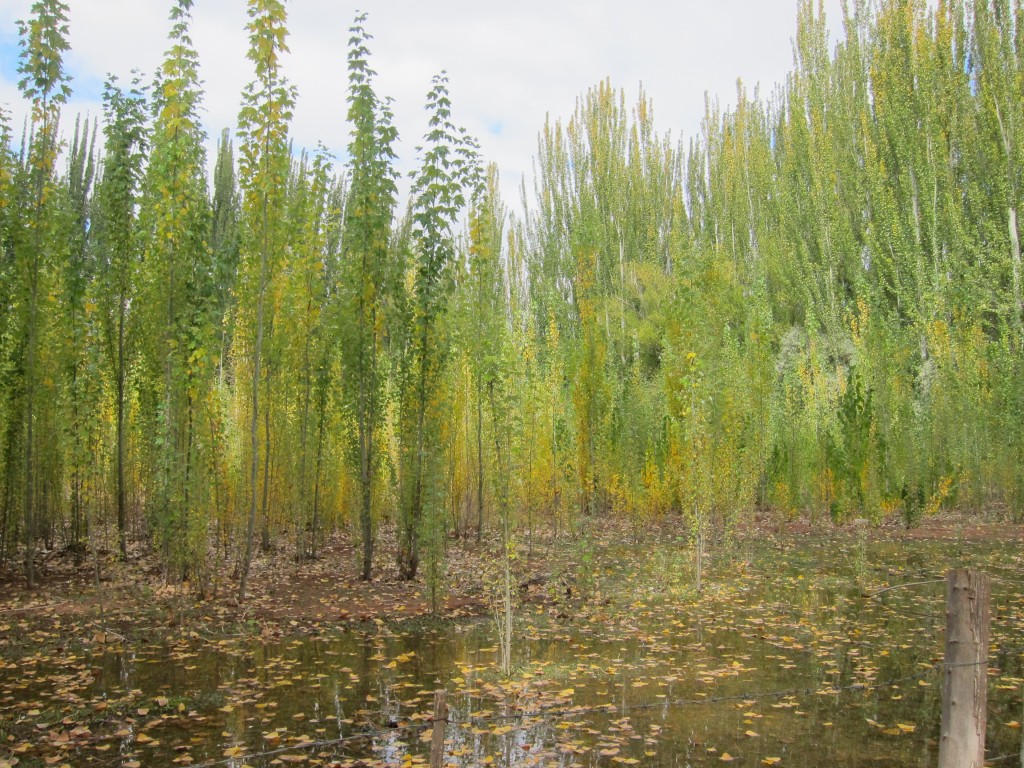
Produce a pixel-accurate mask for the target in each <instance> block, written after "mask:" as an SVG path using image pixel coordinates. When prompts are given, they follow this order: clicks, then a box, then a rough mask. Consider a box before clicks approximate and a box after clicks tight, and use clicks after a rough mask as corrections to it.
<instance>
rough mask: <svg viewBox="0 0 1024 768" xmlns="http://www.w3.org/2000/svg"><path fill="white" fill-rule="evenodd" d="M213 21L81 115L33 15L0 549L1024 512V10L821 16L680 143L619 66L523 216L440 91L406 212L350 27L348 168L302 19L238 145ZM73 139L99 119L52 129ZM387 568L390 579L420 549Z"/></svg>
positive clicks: (281, 544)
mask: <svg viewBox="0 0 1024 768" xmlns="http://www.w3.org/2000/svg"><path fill="white" fill-rule="evenodd" d="M191 5H192V2H191V0H175V2H173V4H172V7H171V11H170V22H169V31H168V49H167V52H166V55H165V59H164V62H163V64H162V65H161V67H160V69H159V71H158V72H157V73H155V75H153V76H143V75H139V76H137V77H136V78H135V79H134V80H133V81H132V82H130V83H121V82H118V81H117V80H115V79H113V78H111V79H110V81H109V82H108V83H107V85H106V89H105V92H104V115H103V120H102V123H101V125H97V124H96V123H90V122H89V121H88V120H83V119H76V120H73V121H68V120H67V117H66V116H65V115H62V107H63V106H64V105H65V103H66V101H67V97H68V95H69V93H70V87H71V83H70V80H69V79H68V77H67V76H66V74H65V70H64V64H63V60H64V57H65V55H66V54H67V52H68V43H67V40H68V21H67V13H68V8H67V6H66V5H65V4H64V3H63V2H61V0H38V2H36V3H35V4H34V5H33V7H32V11H31V17H30V18H29V19H27V20H26V21H25V22H23V23H22V24H21V25H20V34H21V58H20V64H19V72H20V76H21V78H22V80H21V83H20V88H21V91H22V94H23V97H24V99H25V103H26V105H28V106H29V107H30V108H31V112H30V115H31V117H30V119H29V122H28V125H27V131H25V132H23V133H22V134H21V135H20V136H18V135H16V134H15V132H14V130H13V129H12V126H11V125H10V118H9V116H8V115H6V114H4V115H3V121H2V123H0V306H2V310H0V564H13V563H16V562H17V563H20V564H23V567H24V569H25V575H26V578H27V580H28V583H29V584H30V585H31V584H32V583H33V581H34V579H35V562H36V559H37V555H38V553H39V552H41V551H42V550H53V549H64V550H68V551H69V552H72V553H75V554H76V555H77V556H80V557H83V558H84V557H88V556H90V554H92V555H95V554H96V553H97V552H102V551H108V550H109V551H110V552H111V553H113V554H115V555H120V556H122V557H124V556H128V555H130V554H131V553H132V552H133V551H134V550H135V548H137V547H142V548H144V549H146V550H149V551H152V552H154V553H156V554H157V556H158V557H159V560H160V562H161V563H162V564H163V566H164V569H165V573H166V575H167V577H168V579H171V580H187V581H188V582H189V583H190V584H191V585H192V586H193V587H194V588H195V589H196V590H197V591H199V592H205V591H207V590H208V589H209V588H210V579H211V575H212V574H214V573H216V572H219V571H221V570H223V569H224V568H225V567H233V568H234V573H235V575H236V577H237V579H238V586H239V591H240V593H241V594H242V595H244V594H245V590H246V579H247V577H248V573H249V566H250V563H251V562H252V559H253V558H254V557H256V556H257V554H258V552H259V551H260V550H264V551H266V550H271V549H276V550H287V551H288V552H289V553H290V554H291V555H293V556H294V557H296V558H298V560H299V561H300V562H302V561H304V560H307V559H311V558H317V557H320V556H322V549H323V546H324V542H325V541H326V540H327V538H328V537H329V536H330V535H331V534H332V533H336V532H339V531H342V532H346V533H347V534H348V535H350V536H352V537H353V539H354V540H356V541H358V542H359V543H360V546H359V563H358V567H359V569H360V572H361V573H362V575H363V577H364V578H372V577H373V575H374V569H375V567H377V566H378V559H379V557H380V556H381V555H380V552H379V551H378V546H377V545H378V542H380V541H381V537H382V535H383V534H382V532H383V531H392V532H393V533H394V541H395V546H394V547H393V549H394V555H393V556H395V557H397V559H398V573H399V574H400V575H401V577H403V578H406V579H413V578H416V577H417V576H418V575H419V576H420V577H423V576H424V575H425V576H426V578H427V579H428V581H431V582H433V581H435V580H437V579H439V578H440V576H439V574H442V573H443V568H442V566H443V557H444V548H445V540H446V538H447V537H449V536H453V535H476V536H477V537H478V539H479V534H480V532H481V531H485V530H487V529H488V528H491V529H492V530H496V529H497V528H498V527H503V530H504V531H505V532H506V535H508V532H509V531H511V532H512V533H511V535H513V536H523V535H526V531H527V529H529V531H530V535H531V536H532V532H533V528H534V526H537V527H543V528H545V529H546V530H548V531H550V532H552V533H553V534H555V535H557V534H559V533H560V532H565V531H570V530H577V531H579V530H586V529H587V528H588V527H589V526H592V525H595V524H597V523H599V522H601V521H603V520H606V519H608V518H619V519H622V520H625V521H629V522H631V523H633V524H635V525H638V526H639V525H643V524H644V522H645V521H648V520H671V519H675V520H677V521H678V523H679V525H680V526H682V527H683V528H684V529H686V530H688V531H690V532H691V533H692V534H693V536H694V540H695V541H697V542H700V543H701V546H703V541H704V540H705V538H707V537H708V536H713V537H721V536H728V534H729V532H730V531H731V530H733V529H734V527H735V526H736V525H738V524H742V523H743V522H745V521H747V520H749V519H751V518H752V517H753V514H754V511H755V510H757V509H771V510H774V512H775V513H776V514H779V515H785V516H797V515H804V516H807V517H808V518H809V519H810V520H811V522H812V523H818V522H822V523H825V522H829V521H831V522H840V523H841V522H843V521H846V520H849V519H853V518H867V519H869V520H875V521H877V520H881V519H884V518H886V517H898V518H900V519H902V520H903V521H904V522H905V523H906V524H907V525H914V524H916V523H917V522H918V521H919V520H920V519H921V518H922V517H923V516H927V515H933V514H936V513H939V512H940V511H942V510H956V511H958V512H959V513H962V514H965V515H992V514H999V515H1006V516H1010V517H1013V518H1015V519H1017V518H1020V517H1021V504H1022V502H1024V386H1022V382H1024V354H1022V342H1024V297H1022V290H1024V289H1022V274H1021V273H1022V264H1021V248H1020V228H1019V224H1018V215H1017V214H1018V208H1019V198H1020V195H1021V193H1022V191H1024V177H1022V159H1024V99H1022V98H1021V94H1022V93H1024V13H1022V8H1021V2H1020V0H1012V2H1011V0H940V2H939V3H938V4H937V5H936V4H933V3H928V2H926V1H925V0H880V2H868V0H854V1H853V2H851V3H850V4H849V5H848V7H847V9H846V15H845V17H844V18H843V19H842V20H841V23H842V32H841V33H840V35H839V37H838V43H836V44H835V45H834V47H831V46H830V43H829V40H830V37H829V34H828V30H827V28H826V22H825V19H824V16H823V13H822V11H821V9H820V7H817V6H816V5H815V3H814V2H813V0H801V2H800V5H799V13H798V19H797V32H796V36H795V39H794V52H795V57H794V66H793V69H792V71H791V72H790V74H789V75H788V76H787V78H786V81H785V82H784V83H781V84H779V85H777V86H776V87H775V88H774V90H772V92H771V93H770V94H768V95H764V94H761V93H759V92H757V91H755V92H754V93H750V92H748V90H747V89H746V88H745V87H744V86H743V85H742V84H738V86H737V92H736V94H735V100H736V101H735V106H734V107H732V108H729V109H724V110H723V109H721V108H720V106H719V103H718V101H717V100H716V99H713V98H709V99H708V100H707V104H706V112H705V117H704V120H703V122H702V124H701V127H700V131H699V132H698V133H697V134H696V135H694V136H692V137H689V138H688V139H686V140H685V141H675V140H673V139H672V138H671V137H670V134H667V133H662V132H660V131H659V130H657V129H656V128H655V124H656V121H655V119H654V113H653V105H652V104H651V103H650V101H649V99H648V98H647V97H646V95H644V94H643V93H641V95H640V98H639V100H638V101H637V103H636V104H633V105H628V104H627V103H626V100H625V96H624V95H623V92H621V91H620V90H618V89H616V88H615V87H614V86H613V85H612V84H611V83H610V82H599V83H598V84H597V85H595V86H594V87H593V88H592V89H590V90H589V91H587V92H586V93H585V94H584V95H582V96H581V97H580V98H579V100H578V102H577V106H576V109H575V111H574V113H573V114H571V115H569V116H567V117H566V118H565V119H563V120H558V121H552V122H549V123H547V124H546V125H544V126H541V132H540V139H539V150H538V156H537V157H536V162H535V168H536V171H535V177H534V178H533V179H532V183H528V184H527V185H524V192H523V200H522V205H521V206H514V208H515V211H514V212H513V211H510V206H507V205H506V204H505V203H504V202H503V201H502V200H501V199H500V194H499V187H500V185H499V182H498V170H497V169H496V168H495V167H494V166H493V165H491V164H487V163H486V162H485V159H484V158H483V157H482V156H481V152H480V149H479V147H478V145H477V143H476V142H475V140H474V139H473V138H472V137H471V136H469V135H468V134H467V133H466V132H465V131H464V130H463V129H461V128H459V127H458V123H457V114H458V105H457V104H456V105H452V104H451V102H450V99H449V97H448V90H447V80H446V78H445V76H444V74H443V73H442V74H439V75H438V76H437V77H435V78H434V81H433V84H432V88H431V90H430V93H429V94H428V95H427V99H426V106H427V113H428V115H429V119H430V127H429V131H428V133H427V135H426V136H425V137H424V140H423V148H422V150H421V153H420V157H419V165H418V168H417V170H416V171H415V173H414V176H413V180H412V184H411V192H410V195H409V199H408V201H405V200H401V199H400V198H399V195H398V184H397V181H398V177H397V171H396V170H395V166H396V161H397V158H396V156H395V152H394V150H393V147H394V146H395V142H396V140H397V132H396V129H395V128H394V126H393V124H392V115H391V112H390V108H389V101H388V99H387V98H386V96H385V95H383V94H378V93H377V92H376V90H375V73H374V71H373V69H372V66H371V59H372V56H371V50H370V47H371V45H372V38H371V36H370V34H369V33H368V32H367V30H366V25H367V24H368V23H369V20H367V19H366V17H365V16H359V17H357V18H356V19H355V20H354V22H353V26H352V29H351V30H350V35H351V37H350V39H349V41H348V58H347V77H348V100H347V104H346V105H345V108H346V109H347V117H348V130H349V138H348V151H347V153H346V157H345V158H344V160H343V161H338V160H336V159H335V158H332V157H331V156H329V155H328V154H327V153H326V151H325V150H323V149H322V148H314V149H312V150H309V151H305V150H300V149H296V148H295V147H293V145H292V142H291V139H290V136H289V121H290V117H291V110H292V107H293V105H294V100H295V91H294V88H293V87H292V86H291V85H290V84H289V83H288V80H287V72H285V71H283V70H282V67H281V58H280V54H281V53H282V52H283V51H284V50H286V41H287V16H286V9H285V5H284V2H283V0H249V2H248V9H249V16H248V18H249V22H248V27H247V31H248V33H249V38H250V40H251V43H252V49H251V51H250V54H249V58H250V61H251V64H252V67H253V81H252V83H251V84H250V85H249V86H248V87H247V88H246V89H245V91H244V93H243V94H242V104H243V106H242V110H241V113H240V115H239V121H238V125H236V126H232V127H231V130H225V131H224V133H223V135H222V136H221V139H220V141H219V143H218V150H217V152H216V156H215V157H212V158H208V157H207V156H206V151H205V149H204V140H205V138H206V137H205V134H204V132H203V128H202V125H201V122H200V119H199V114H200V110H201V106H202V100H203V93H202V87H201V84H200V82H199V79H198V77H197V64H198V61H197V54H196V52H195V50H194V48H193V46H192V43H191V39H190V25H191V23H192V19H191ZM61 126H66V127H67V128H68V129H69V130H67V131H62V129H61ZM388 556H389V557H390V556H392V555H391V554H390V550H389V555H388Z"/></svg>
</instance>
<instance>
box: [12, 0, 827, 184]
mask: <svg viewBox="0 0 1024 768" xmlns="http://www.w3.org/2000/svg"><path fill="white" fill-rule="evenodd" d="M67 2H68V5H69V6H70V9H71V14H70V34H71V53H70V54H69V56H68V58H67V61H66V67H67V70H68V71H69V72H70V73H71V74H72V76H73V77H74V81H73V83H72V87H73V89H74V96H73V100H72V101H71V103H70V104H69V107H68V108H66V110H65V114H66V115H67V116H68V118H66V119H65V127H66V128H67V127H68V122H69V121H70V119H71V116H72V115H74V113H76V112H79V111H81V112H89V113H91V114H93V115H102V108H101V102H100V99H101V94H102V87H103V81H104V79H105V78H106V76H107V73H113V74H116V75H117V76H118V77H119V78H121V80H122V81H125V80H127V79H129V73H130V71H131V69H132V68H138V69H140V70H142V71H143V72H144V73H145V74H146V80H147V81H149V80H150V79H151V77H152V73H153V72H154V71H155V70H156V68H157V67H158V65H159V63H160V61H161V60H162V58H163V52H164V51H165V50H166V48H167V31H168V29H169V26H170V25H169V22H168V20H167V15H168V11H169V9H170V2H169V0H67ZM627 7H628V10H627ZM287 8H288V14H289V19H288V29H289V31H290V37H289V38H288V44H289V47H290V48H291V53H290V54H289V55H288V56H287V58H286V59H285V70H286V74H287V76H288V78H289V79H290V80H291V82H292V83H293V84H294V85H295V86H297V88H298V91H299V100H298V103H297V106H296V109H295V118H294V122H293V124H292V133H293V136H294V139H295V143H296V145H297V146H298V147H307V148H313V147H315V146H316V143H317V141H322V142H323V143H324V144H325V145H327V146H328V147H329V148H330V149H331V150H332V151H333V152H334V153H335V154H336V155H338V156H339V158H340V157H341V156H342V155H343V152H344V147H345V145H346V144H347V141H348V128H347V126H346V124H345V85H346V80H345V76H346V72H345V55H346V45H347V40H348V32H347V30H348V27H349V26H350V25H351V22H352V19H353V17H354V15H355V13H356V10H357V9H361V10H364V11H366V12H367V13H368V14H369V19H368V20H367V23H366V27H367V29H368V31H369V32H370V33H371V34H372V35H373V36H374V39H373V40H372V41H371V44H370V48H371V54H372V56H371V65H372V66H373V68H374V69H375V70H376V71H377V73H378V78H377V82H376V89H377V93H378V95H380V96H390V97H392V98H393V99H394V111H395V122H396V126H397V128H398V130H399V135H400V144H399V145H398V148H397V149H398V153H399V156H400V169H401V170H402V171H403V172H407V171H408V170H410V169H411V168H413V167H414V166H415V162H416V153H415V147H416V146H417V145H418V144H419V143H420V138H421V136H422V135H423V133H424V131H425V129H426V116H425V113H424V111H423V104H424V97H425V95H426V93H427V91H428V89H429V88H430V79H431V77H432V76H433V75H434V74H435V73H437V72H439V71H440V70H442V69H446V70H447V71H448V75H449V79H450V84H449V88H450V92H451V97H452V103H453V118H454V121H455V122H456V123H457V124H462V125H464V126H466V128H468V129H469V131H470V132H471V133H473V134H475V135H476V136H477V137H478V138H479V140H480V143H481V145H482V148H483V153H484V155H485V157H486V158H487V159H488V160H494V161H496V162H497V163H498V166H499V168H500V169H501V173H502V182H503V184H502V186H503V188H504V189H505V191H506V195H515V199H516V200H518V192H517V190H518V187H519V184H520V181H521V180H522V178H523V175H524V173H525V174H527V183H528V184H530V183H532V181H531V175H530V174H531V171H530V168H531V162H532V158H533V156H534V155H535V154H536V148H537V133H538V131H539V130H540V129H541V127H542V126H543V124H544V120H545V117H546V116H547V115H550V116H551V118H552V119H559V118H567V117H568V116H570V115H571V113H572V111H573V108H574V105H575V102H576V99H577V97H578V96H579V95H580V94H581V93H584V92H585V91H586V90H587V89H588V88H589V87H591V86H593V85H595V84H596V83H598V82H599V81H601V80H603V79H604V78H611V81H612V84H613V85H614V86H616V87H619V88H625V89H626V91H627V94H628V100H629V102H630V103H633V102H635V99H636V94H637V92H638V86H639V84H640V83H643V87H644V89H645V90H646V92H647V94H648V96H649V97H650V98H651V99H652V100H653V103H654V115H655V122H656V125H657V126H658V129H659V130H660V131H662V132H666V131H671V133H672V136H673V137H675V138H677V139H678V138H679V137H682V138H684V139H689V137H690V136H692V135H693V134H694V133H695V132H696V131H698V130H699V126H700V119H701V117H702V115H703V109H704V93H705V91H707V92H710V94H711V95H712V96H715V95H717V96H718V97H719V98H720V100H721V102H722V104H723V106H727V105H728V104H731V103H733V102H734V101H735V92H736V79H737V78H742V80H743V82H744V84H745V85H747V86H748V87H749V88H751V89H752V88H753V86H754V85H756V84H758V83H760V84H761V87H762V90H763V92H769V91H770V90H771V89H772V88H773V87H774V85H775V84H776V83H778V82H780V81H781V80H782V79H783V78H784V77H785V73H786V72H787V71H788V70H789V69H790V68H791V66H792V61H793V53H792V38H793V36H794V33H795V31H796V8H797V0H658V1H655V0H634V2H632V3H629V4H627V3H623V2H622V0H589V1H587V2H577V1H576V0H570V1H563V0H545V1H538V0H519V2H515V3H504V2H503V3H497V2H488V0H476V1H475V2H469V0H422V1H421V2H415V1H414V0H362V2H359V3H352V2H348V0H290V2H288V4H287ZM825 9H826V15H827V17H828V19H829V27H830V28H831V29H832V31H833V37H834V36H835V33H836V32H837V31H838V30H839V28H840V27H841V21H840V19H841V17H840V10H839V9H840V0H825ZM30 10H31V0H0V103H3V104H5V105H6V106H7V108H8V109H9V110H10V111H11V112H12V114H13V117H14V120H15V126H14V127H15V131H16V132H19V131H20V125H21V121H22V120H23V118H24V115H25V113H26V109H25V106H24V105H23V103H22V102H21V99H20V96H19V94H18V90H17V80H18V77H17V73H16V68H17V63H18V59H17V56H18V33H17V26H16V23H15V22H16V20H17V19H25V18H28V17H29V15H30ZM193 18H194V23H193V28H192V37H193V41H194V43H195V46H196V48H197V50H198V52H199V58H200V64H201V76H202V79H203V81H204V87H205V99H204V110H205V122H206V127H207V132H208V133H209V134H210V137H211V139H210V146H211V147H212V146H213V141H214V139H215V137H216V136H217V135H219V133H220V130H221V129H222V128H224V127H229V128H234V126H235V124H236V121H237V116H238V108H239V103H240V94H241V91H242V88H243V86H244V85H245V84H246V83H247V82H248V81H250V80H251V79H252V66H251V64H250V62H249V61H248V60H247V59H246V58H245V55H246V50H247V39H246V34H245V31H244V27H245V23H246V18H247V17H246V2H245V0H196V2H195V7H194V12H193Z"/></svg>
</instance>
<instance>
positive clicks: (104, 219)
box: [94, 77, 147, 559]
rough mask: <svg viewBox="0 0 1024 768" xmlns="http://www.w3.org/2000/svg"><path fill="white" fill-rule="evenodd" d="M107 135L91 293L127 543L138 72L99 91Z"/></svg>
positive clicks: (141, 146)
mask: <svg viewBox="0 0 1024 768" xmlns="http://www.w3.org/2000/svg"><path fill="white" fill-rule="evenodd" d="M103 102H104V112H105V120H104V127H103V132H104V134H105V136H106V142H105V150H104V163H103V177H102V179H101V181H100V185H99V188H98V189H97V193H96V197H97V211H96V250H97V274H96V286H95V289H94V294H95V295H96V297H97V302H98V304H99V316H100V325H101V327H102V336H103V342H104V352H105V357H106V361H107V365H108V366H109V369H110V371H111V373H112V376H113V378H114V413H115V417H114V418H115V431H116V436H115V449H114V450H115V456H116V459H115V463H116V480H115V483H116V491H115V494H116V499H117V500H116V505H117V545H118V551H119V552H120V554H121V558H122V559H124V558H126V557H127V555H128V549H127V499H126V488H125V461H126V457H125V451H126V442H127V436H126V433H125V429H126V424H125V420H126V409H127V405H128V390H127V388H128V372H129V369H130V367H131V365H132V360H133V352H134V349H135V342H134V336H135V325H136V322H135V320H136V316H137V314H138V309H137V307H136V306H135V304H136V298H137V296H136V290H137V280H138V271H139V266H140V255H141V254H140V245H141V243H140V238H139V232H138V215H137V206H138V202H139V192H140V184H141V182H142V178H143V163H144V161H145V155H146V150H147V135H146V128H147V125H146V123H147V104H146V95H145V89H144V88H143V87H142V85H141V82H140V81H139V79H138V78H135V79H134V80H133V82H132V85H131V88H130V89H129V90H125V89H124V88H122V87H121V86H119V85H118V84H117V81H116V79H115V78H113V77H111V78H110V79H109V80H108V81H107V83H106V86H105V88H104V93H103Z"/></svg>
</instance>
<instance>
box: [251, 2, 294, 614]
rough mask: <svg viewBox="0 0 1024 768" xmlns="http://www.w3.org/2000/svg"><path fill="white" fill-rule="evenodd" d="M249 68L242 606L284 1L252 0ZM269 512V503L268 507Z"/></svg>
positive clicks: (283, 88) (273, 233)
mask: <svg viewBox="0 0 1024 768" xmlns="http://www.w3.org/2000/svg"><path fill="white" fill-rule="evenodd" d="M248 13H249V23H248V24H247V25H246V29H247V30H248V32H249V46H250V47H249V53H248V55H247V56H248V58H249V60H250V61H251V62H252V63H253V64H254V65H255V69H256V79H255V80H254V81H253V82H251V83H250V84H249V85H248V86H246V89H245V92H244V94H243V106H242V110H241V112H240V113H239V116H238V122H239V136H240V138H241V140H242V147H241V161H240V169H239V176H240V180H241V186H242V190H243V202H242V211H243V221H244V225H243V226H244V229H243V240H242V243H243V245H242V256H241V258H242V271H243V281H244V282H243V291H244V292H245V293H247V294H248V296H249V297H250V298H251V299H252V300H254V301H255V303H256V306H255V307H254V308H253V310H252V314H251V316H248V317H247V318H246V320H247V323H248V327H247V329H246V333H247V340H246V341H247V343H248V345H249V354H250V356H251V360H252V362H251V366H252V369H251V370H252V385H251V386H252V390H251V392H250V403H251V405H250V413H249V417H250V423H249V450H250V456H249V461H250V470H249V516H248V522H247V526H246V537H245V554H244V557H243V561H242V574H241V578H240V580H239V585H238V595H239V599H244V598H245V590H246V582H247V579H248V575H249V564H250V562H251V561H252V545H253V536H254V534H255V527H256V508H257V494H258V493H259V487H258V486H259V484H258V481H259V463H260V450H259V417H260V399H259V389H260V384H261V369H262V367H263V364H264V362H265V361H264V356H265V352H264V337H265V336H266V335H267V334H268V333H269V332H270V330H269V329H272V328H273V312H274V307H273V305H271V307H270V312H271V316H270V317H269V318H268V317H267V303H268V298H270V294H271V292H272V291H273V290H274V287H273V284H274V281H275V280H276V279H277V275H278V273H279V271H280V270H281V268H282V267H283V262H284V257H285V240H284V234H285V230H284V221H285V219H284V215H285V205H284V203H285V193H286V190H287V180H288V173H289V169H290V165H291V163H290V159H289V155H288V124H289V122H290V121H291V114H292V113H291V111H292V107H293V106H294V103H295V89H294V88H293V87H292V86H290V85H289V84H288V82H287V80H286V79H285V78H284V77H283V75H282V73H281V55H282V54H284V53H287V51H288V46H287V44H286V42H285V40H286V38H287V35H288V31H287V26H286V25H287V13H286V11H285V6H284V3H283V2H282V1H281V0H249V11H248ZM263 376H264V378H265V379H266V384H267V392H268V402H267V403H266V404H265V408H266V409H267V413H266V414H265V419H264V422H265V423H264V430H265V435H264V436H265V445H264V457H263V458H264V471H263V490H262V492H263V498H264V500H266V498H267V494H268V491H269V483H270V479H269V476H268V475H269V471H268V470H269V453H270V445H271V440H270V418H269V412H270V407H271V402H269V390H270V373H269V371H268V372H265V373H263ZM264 507H266V502H265V501H264Z"/></svg>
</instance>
